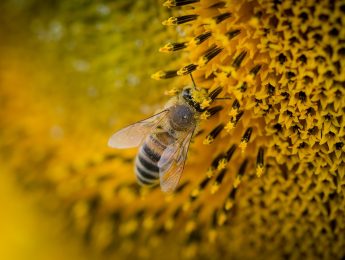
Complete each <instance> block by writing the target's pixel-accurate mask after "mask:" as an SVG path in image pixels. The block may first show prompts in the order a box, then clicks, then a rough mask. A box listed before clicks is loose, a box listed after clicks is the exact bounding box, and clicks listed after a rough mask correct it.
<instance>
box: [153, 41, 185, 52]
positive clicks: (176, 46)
mask: <svg viewBox="0 0 345 260" xmlns="http://www.w3.org/2000/svg"><path fill="white" fill-rule="evenodd" d="M187 44H188V43H187V42H169V43H167V44H166V45H164V46H163V47H162V48H160V49H159V51H160V52H173V51H178V50H182V49H184V48H186V47H187V46H188V45H187Z"/></svg>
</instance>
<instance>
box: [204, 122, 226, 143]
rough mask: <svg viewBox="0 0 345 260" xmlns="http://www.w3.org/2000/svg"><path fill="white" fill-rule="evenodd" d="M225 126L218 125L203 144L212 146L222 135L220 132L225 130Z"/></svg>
mask: <svg viewBox="0 0 345 260" xmlns="http://www.w3.org/2000/svg"><path fill="white" fill-rule="evenodd" d="M223 128H224V124H220V125H218V126H217V127H216V128H215V129H213V130H212V131H211V133H209V134H208V135H207V136H206V138H205V140H204V141H203V144H211V143H213V141H214V139H215V138H216V137H217V136H218V135H219V134H220V132H221V131H222V130H223Z"/></svg>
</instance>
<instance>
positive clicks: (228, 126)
mask: <svg viewBox="0 0 345 260" xmlns="http://www.w3.org/2000/svg"><path fill="white" fill-rule="evenodd" d="M243 113H244V112H243V111H239V112H238V113H237V115H236V116H232V117H231V119H230V121H229V122H228V123H227V124H226V126H225V130H226V131H227V132H228V133H229V132H230V131H231V130H232V129H234V128H235V126H236V125H237V123H238V121H239V120H240V119H241V117H242V116H243Z"/></svg>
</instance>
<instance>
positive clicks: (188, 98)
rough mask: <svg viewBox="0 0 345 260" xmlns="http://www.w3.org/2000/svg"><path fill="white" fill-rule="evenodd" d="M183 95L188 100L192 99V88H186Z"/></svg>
mask: <svg viewBox="0 0 345 260" xmlns="http://www.w3.org/2000/svg"><path fill="white" fill-rule="evenodd" d="M182 97H183V98H184V99H185V100H186V101H190V100H192V94H191V89H190V88H185V89H184V90H183V91H182Z"/></svg>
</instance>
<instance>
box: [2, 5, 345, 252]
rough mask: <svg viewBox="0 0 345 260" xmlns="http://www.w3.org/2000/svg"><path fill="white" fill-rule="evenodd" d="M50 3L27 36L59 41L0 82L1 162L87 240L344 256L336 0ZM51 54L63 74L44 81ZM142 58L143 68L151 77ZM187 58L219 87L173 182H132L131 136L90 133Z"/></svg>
mask: <svg viewBox="0 0 345 260" xmlns="http://www.w3.org/2000/svg"><path fill="white" fill-rule="evenodd" d="M33 3H34V1H33ZM56 5H57V6H56V7H55V9H54V10H58V11H59V12H58V14H59V15H57V16H56V17H54V18H55V19H52V18H51V16H50V15H49V11H50V12H51V11H52V9H51V8H47V7H44V10H46V11H48V12H47V13H46V15H43V17H41V20H36V21H34V22H32V24H31V26H32V28H33V29H32V30H33V31H34V32H35V33H36V37H38V40H34V41H33V43H32V44H31V45H30V47H34V46H36V45H35V44H38V43H37V41H38V42H39V44H38V45H39V46H44V47H45V48H46V49H45V50H50V49H51V48H53V49H54V50H59V51H60V53H57V52H55V53H54V54H50V55H49V56H48V55H45V56H44V58H45V60H42V61H36V62H35V65H36V66H38V69H37V68H36V71H37V70H38V71H39V72H40V73H37V72H36V73H34V75H36V78H35V79H33V80H32V81H31V83H32V86H31V87H30V88H28V89H25V90H24V91H23V92H21V93H14V92H13V91H11V90H10V89H7V90H6V91H2V92H1V97H2V98H3V99H4V100H7V101H13V97H16V99H17V102H7V103H6V106H5V109H4V110H3V111H5V112H2V113H4V117H2V119H1V124H2V125H5V124H8V125H10V127H9V130H8V131H5V132H3V133H2V135H3V136H4V137H6V138H7V139H6V140H8V141H6V142H4V143H3V144H1V147H2V151H5V149H8V147H10V148H11V147H12V148H13V146H14V142H13V140H15V138H18V136H19V137H21V138H22V139H23V140H25V142H24V143H23V144H21V145H20V149H19V150H18V151H15V152H13V154H12V156H10V158H11V160H10V161H9V162H8V164H9V165H10V167H12V168H13V169H15V170H14V173H15V176H17V178H18V179H19V180H20V181H21V183H22V184H24V187H26V188H28V187H29V188H30V190H29V191H28V192H32V191H31V190H32V189H33V188H35V189H34V190H35V191H39V193H40V194H42V197H43V198H42V199H41V201H43V202H44V205H49V208H50V210H51V211H53V212H55V211H62V212H63V213H62V214H63V216H64V219H65V220H66V223H67V227H68V228H71V229H72V230H73V231H72V233H73V234H77V235H79V236H77V237H80V240H82V241H84V243H85V244H86V245H87V247H88V248H91V250H92V251H95V252H101V253H102V254H106V256H107V257H109V256H117V257H120V258H128V257H131V258H154V259H155V258H160V257H161V256H162V255H164V256H166V257H167V258H168V259H176V258H197V259H199V258H207V259H208V258H212V259H218V258H224V257H227V258H231V257H232V258H234V259H251V258H263V259H267V258H269V259H282V258H293V259H300V258H302V257H303V258H309V259H318V258H322V259H340V258H342V257H344V256H345V238H344V235H343V234H344V232H345V214H344V209H345V198H344V195H345V188H344V185H345V179H344V175H345V163H344V158H345V156H344V151H345V147H344V134H345V131H344V120H343V115H344V111H345V107H344V105H345V98H344V91H345V71H344V66H345V64H344V61H345V59H344V56H345V30H344V24H345V21H344V17H345V16H344V15H345V2H344V1H319V2H318V3H315V1H308V0H302V1H272V0H266V1H263V0H262V1H260V0H256V1H249V0H248V1H245V0H244V1H235V0H226V1H212V0H168V1H166V2H165V3H164V4H163V6H158V5H157V4H155V3H154V2H153V1H152V2H151V1H150V2H146V1H145V3H143V2H141V3H135V4H129V3H125V1H119V2H116V3H115V2H114V3H111V2H107V3H104V4H103V3H102V4H100V3H98V4H95V3H91V2H88V1H85V2H84V1H81V2H80V3H79V2H78V3H70V2H67V1H62V2H61V3H60V4H56ZM32 6H35V5H32ZM32 6H31V7H32ZM25 8H28V6H26V7H25ZM41 8H42V7H41ZM72 14H73V16H72ZM71 17H73V19H72V18H71ZM42 21H43V22H42ZM46 21H49V23H46ZM114 23H117V24H121V26H118V27H113V26H111V24H114ZM121 30H123V31H126V32H130V34H128V35H127V34H121ZM147 35H148V36H151V37H149V39H148V37H147ZM95 36H97V37H95ZM42 41H43V43H42ZM60 43H64V45H63V46H64V47H63V48H62V49H61V45H59V44H60ZM133 44H134V45H133ZM78 46H86V47H85V48H81V49H79V48H78ZM112 46H116V47H117V48H113V47H112ZM158 46H160V47H158ZM61 50H62V51H63V53H64V54H63V55H62V56H63V57H64V58H65V60H59V57H60V56H59V55H61ZM91 50H92V51H91ZM134 50H136V51H137V53H136V52H135V51H134ZM156 50H159V51H160V52H161V53H158V52H157V51H156ZM30 53H31V55H33V54H36V53H35V52H33V51H31V52H30ZM45 53H46V54H47V53H48V52H45ZM66 53H67V54H66ZM95 53H98V54H99V55H96V54H95ZM164 54H167V55H166V56H164ZM41 56H43V55H42V54H41ZM51 56H53V57H51ZM13 60H17V61H18V59H13ZM114 62H116V63H117V64H118V65H117V66H116V68H115V69H114V68H112V66H113V65H112V64H113V63H114ZM47 64H48V65H50V66H51V67H47ZM57 64H58V65H59V68H61V69H60V73H61V75H66V79H64V80H63V81H61V80H59V81H58V82H59V84H61V83H62V85H63V86H64V87H62V90H61V91H56V93H54V94H55V95H54V96H51V93H52V91H51V90H52V87H51V86H55V88H54V89H57V85H59V84H56V82H55V81H54V80H57V79H59V77H61V76H60V75H59V74H60V73H59V74H55V73H54V74H53V73H52V71H53V67H54V68H55V65H57ZM71 66H72V67H71ZM21 68H22V69H23V71H25V72H27V74H30V72H31V71H32V68H31V67H30V66H28V65H27V64H25V66H24V65H22V66H21ZM71 68H72V69H73V70H72V69H71ZM143 68H145V69H143ZM147 68H149V69H150V70H154V69H155V68H157V70H158V69H159V71H158V72H156V73H153V74H152V78H154V79H157V80H158V81H154V80H151V79H149V78H148V77H146V76H147V75H149V74H150V71H147ZM11 71H12V73H13V70H10V72H11ZM134 72H136V73H134ZM52 74H53V75H54V77H52V76H47V75H52ZM189 74H192V75H193V78H194V80H195V83H196V85H197V87H198V88H202V89H205V91H207V92H211V91H213V90H215V89H221V93H220V95H219V97H221V98H223V99H219V100H216V101H215V102H214V103H212V105H211V106H210V107H209V108H208V109H207V110H206V111H205V112H204V113H203V115H202V117H201V120H200V122H199V132H198V134H196V135H195V136H194V138H193V142H192V144H191V146H190V149H189V153H188V158H187V162H186V167H185V169H184V172H183V176H182V178H181V182H180V184H179V186H178V188H177V190H176V191H175V192H174V193H173V194H163V193H162V192H161V190H160V189H159V187H155V188H141V187H139V186H138V185H137V184H136V183H135V177H134V174H133V158H134V155H135V153H136V151H135V150H128V151H127V150H125V151H122V150H120V151H114V150H110V149H106V148H104V145H105V143H106V140H107V138H108V136H109V134H111V131H112V130H111V129H114V128H116V127H118V128H120V127H123V126H125V125H126V124H128V123H133V122H135V121H136V120H139V119H142V118H144V117H145V116H139V115H133V111H139V110H140V109H141V111H142V112H143V113H145V114H147V115H149V114H153V113H154V111H155V110H157V109H159V107H161V106H163V105H164V103H163V102H161V99H162V97H163V99H165V100H168V97H165V96H164V93H167V94H173V95H176V93H177V92H178V91H179V90H180V89H182V88H183V87H184V86H186V85H192V82H191V79H190V77H189ZM6 75H11V74H10V73H7V74H6ZM68 75H73V79H72V78H71V79H69V78H68V77H67V76H68ZM145 75H146V76H145ZM24 78H25V77H19V78H18V79H17V81H14V79H13V78H11V77H9V79H8V82H11V83H13V82H16V84H17V85H23V79H24ZM37 82H40V84H39V87H37V86H36V85H34V83H37ZM42 82H43V83H42ZM78 82H84V83H85V84H80V83H78ZM100 83H101V84H100ZM85 85H86V86H87V87H85ZM49 86H50V87H49ZM69 86H74V87H75V88H72V89H71V88H69ZM84 91H86V93H87V95H83V94H82V93H85V92H84ZM37 98H41V99H38V100H39V101H38V102H36V100H37ZM143 98H145V101H143ZM193 98H194V100H195V101H198V102H201V103H202V104H203V105H204V106H205V107H208V106H209V100H207V98H206V99H205V96H193ZM95 104H96V105H95ZM9 111H12V113H10V115H11V117H10V116H8V115H9ZM13 111H16V113H15V112H13ZM119 112H120V113H119ZM18 114H21V117H22V120H18V121H16V120H13V117H14V118H17V117H18V116H16V115H18ZM114 114H115V115H116V116H114ZM33 115H34V116H33ZM76 118H77V119H78V120H76ZM13 131H15V134H14V132H13ZM47 132H49V133H50V136H49V138H48V137H46V136H45V135H44V134H45V133H47ZM42 136H43V137H45V138H42ZM86 140H87V141H86ZM33 144H35V146H34V147H33ZM28 152H29V153H28ZM24 157H25V159H26V161H28V162H29V163H27V162H26V163H23V158H24ZM52 202H54V203H52ZM51 204H52V205H53V206H51Z"/></svg>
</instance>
